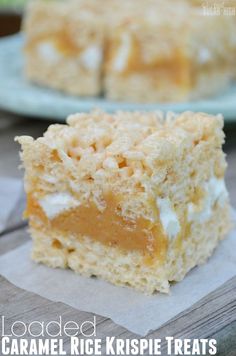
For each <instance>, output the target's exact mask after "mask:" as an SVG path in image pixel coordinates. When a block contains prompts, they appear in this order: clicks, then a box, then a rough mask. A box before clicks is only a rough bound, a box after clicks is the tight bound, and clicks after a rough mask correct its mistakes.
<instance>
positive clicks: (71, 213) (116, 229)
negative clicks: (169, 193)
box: [26, 194, 168, 263]
mask: <svg viewBox="0 0 236 356" xmlns="http://www.w3.org/2000/svg"><path fill="white" fill-rule="evenodd" d="M105 202H106V206H107V207H106V208H105V210H104V211H103V212H101V211H99V210H98V208H97V207H96V205H95V204H94V203H93V202H90V203H89V204H88V205H86V206H79V207H76V208H72V209H70V210H68V211H64V212H62V213H60V214H59V215H57V216H56V217H54V218H53V219H48V217H47V216H46V215H45V213H44V211H43V210H42V208H41V207H40V205H39V204H38V202H37V201H36V200H35V199H34V198H33V197H32V196H31V195H30V194H29V195H28V199H27V211H26V216H27V217H29V218H30V224H31V225H32V226H35V227H36V225H37V220H39V221H40V223H43V225H44V226H45V227H46V228H48V229H55V230H58V232H59V231H60V232H62V233H70V234H74V235H76V236H77V237H78V238H80V237H81V235H83V236H87V237H90V238H91V239H93V240H94V241H99V242H101V243H102V244H105V245H109V246H116V247H118V248H120V249H122V250H125V251H139V252H141V253H143V254H144V256H145V259H146V263H151V262H152V259H153V258H154V257H155V260H159V261H164V259H165V256H166V252H167V247H168V239H167V236H166V235H165V234H164V232H163V228H162V225H161V223H160V222H159V221H157V222H156V223H155V224H153V223H151V222H150V221H148V220H146V219H143V218H138V219H136V220H135V221H131V220H128V219H125V218H123V217H122V216H121V215H120V213H119V202H118V201H117V200H116V198H115V197H114V196H113V195H112V194H107V195H106V197H105ZM35 218H36V219H35Z"/></svg>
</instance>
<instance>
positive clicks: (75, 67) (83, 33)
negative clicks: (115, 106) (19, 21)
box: [23, 0, 104, 95]
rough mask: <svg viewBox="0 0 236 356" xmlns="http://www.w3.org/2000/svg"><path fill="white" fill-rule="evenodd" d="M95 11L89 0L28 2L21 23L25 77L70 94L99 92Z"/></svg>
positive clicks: (99, 50)
mask: <svg viewBox="0 0 236 356" xmlns="http://www.w3.org/2000/svg"><path fill="white" fill-rule="evenodd" d="M96 12H97V1H93V0H68V1H56V0H54V1H43V0H39V1H38V0H36V1H32V2H30V3H29V6H28V7H27V11H26V15H25V19H24V24H23V27H24V31H25V36H26V45H25V62H26V63H25V72H26V76H27V77H28V79H30V80H31V81H33V82H35V83H38V84H42V85H45V86H48V87H50V88H54V89H59V90H62V91H64V92H66V93H69V94H73V95H96V94H99V93H100V91H101V68H102V57H103V33H104V32H103V25H102V23H101V21H100V17H99V16H96Z"/></svg>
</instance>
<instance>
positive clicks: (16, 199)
mask: <svg viewBox="0 0 236 356" xmlns="http://www.w3.org/2000/svg"><path fill="white" fill-rule="evenodd" d="M23 194H24V193H23V183H22V181H21V180H20V179H16V178H11V177H0V233H1V232H3V231H4V230H6V229H7V228H8V221H9V220H10V219H11V220H12V221H13V223H14V222H16V221H17V220H18V221H19V220H21V213H22V209H20V210H21V211H20V212H19V209H18V207H19V204H20V200H23ZM16 211H17V212H16ZM14 213H15V215H17V214H18V216H14Z"/></svg>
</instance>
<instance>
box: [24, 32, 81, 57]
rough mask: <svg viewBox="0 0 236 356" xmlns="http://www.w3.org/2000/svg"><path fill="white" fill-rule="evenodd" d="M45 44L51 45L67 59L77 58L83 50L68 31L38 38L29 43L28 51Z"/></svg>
mask: <svg viewBox="0 0 236 356" xmlns="http://www.w3.org/2000/svg"><path fill="white" fill-rule="evenodd" d="M43 42H49V43H51V44H52V45H53V46H54V47H55V49H56V50H57V51H58V52H59V53H61V54H62V55H63V56H66V57H71V56H77V55H78V54H79V53H80V52H81V51H82V48H80V47H79V46H78V44H77V43H75V42H74V41H73V38H71V36H70V35H69V34H68V33H67V32H66V31H61V32H60V33H54V34H43V35H41V36H38V37H37V38H34V39H32V40H30V41H28V43H27V45H26V50H27V49H31V48H33V47H36V46H37V45H39V44H40V43H43Z"/></svg>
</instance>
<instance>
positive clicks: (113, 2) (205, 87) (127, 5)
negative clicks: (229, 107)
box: [24, 0, 236, 102]
mask: <svg viewBox="0 0 236 356" xmlns="http://www.w3.org/2000/svg"><path fill="white" fill-rule="evenodd" d="M193 2H194V1H193ZM24 30H25V34H26V46H25V54H26V56H25V58H26V65H25V71H26V75H27V77H28V78H29V79H30V80H32V81H34V82H36V83H38V84H43V85H46V86H48V87H51V88H55V89H59V90H62V91H64V92H65V93H69V94H73V95H83V96H94V95H98V94H101V93H104V95H105V96H106V97H108V98H110V99H114V100H120V101H131V102H157V101H160V102H167V101H169V102H171V101H172V102H173V101H185V100H192V99H199V98H202V97H205V96H209V95H213V94H215V93H217V92H219V91H221V90H222V89H223V88H225V87H227V86H228V85H229V83H230V81H231V79H232V72H233V70H232V56H233V55H234V54H235V49H236V43H235V38H234V34H235V20H234V19H233V18H232V17H227V16H204V15H203V12H202V9H201V7H200V6H196V4H194V3H193V4H191V2H187V1H186V0H185V1H184V0H183V1H182V0H178V2H176V3H175V5H173V3H172V2H171V1H165V2H163V1H160V0H137V1H133V0H126V1H124V0H123V1H118V0H110V1H109V5H108V3H107V1H105V0H67V1H55V0H51V1H47V2H46V1H44V0H35V1H32V2H31V3H30V5H29V6H28V9H27V11H26V16H25V21H24Z"/></svg>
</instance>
